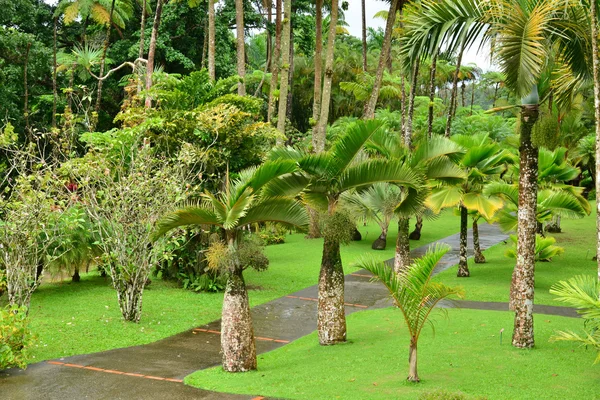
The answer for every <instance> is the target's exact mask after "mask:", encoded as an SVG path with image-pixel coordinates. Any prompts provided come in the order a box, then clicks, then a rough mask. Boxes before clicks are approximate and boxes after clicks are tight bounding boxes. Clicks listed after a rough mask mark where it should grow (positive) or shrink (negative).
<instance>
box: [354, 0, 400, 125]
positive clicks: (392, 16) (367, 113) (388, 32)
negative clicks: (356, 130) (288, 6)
mask: <svg viewBox="0 0 600 400" xmlns="http://www.w3.org/2000/svg"><path fill="white" fill-rule="evenodd" d="M400 7H401V3H400V1H399V0H392V1H391V3H390V11H389V13H388V18H387V22H386V24H385V34H384V37H383V45H382V47H381V54H380V55H379V64H378V65H377V73H376V74H375V82H374V84H373V91H372V92H371V97H370V98H369V101H368V102H367V103H365V108H364V111H363V118H364V119H373V118H375V107H376V106H377V100H378V99H379V90H380V89H381V82H382V80H383V71H384V69H385V66H386V61H387V59H388V57H389V54H390V48H391V45H392V32H393V30H394V23H395V22H396V12H397V11H398V9H399V8H400Z"/></svg>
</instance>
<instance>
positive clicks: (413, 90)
mask: <svg viewBox="0 0 600 400" xmlns="http://www.w3.org/2000/svg"><path fill="white" fill-rule="evenodd" d="M418 77H419V58H418V57H417V59H416V60H415V64H414V65H413V70H412V79H411V83H410V97H409V100H408V117H407V118H406V129H405V131H404V145H405V146H406V147H407V148H409V149H410V148H411V147H412V134H413V116H414V113H415V96H416V94H417V81H418Z"/></svg>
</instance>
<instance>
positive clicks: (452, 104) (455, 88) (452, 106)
mask: <svg viewBox="0 0 600 400" xmlns="http://www.w3.org/2000/svg"><path fill="white" fill-rule="evenodd" d="M464 51H465V42H464V39H463V42H462V44H461V45H460V51H459V53H458V57H457V59H456V69H455V71H454V77H453V78H452V95H451V96H450V105H449V107H448V119H447V120H446V131H445V133H444V136H446V137H450V132H451V129H452V119H453V118H454V114H455V112H456V101H457V100H456V96H457V92H458V74H459V73H460V63H461V62H462V56H463V52H464Z"/></svg>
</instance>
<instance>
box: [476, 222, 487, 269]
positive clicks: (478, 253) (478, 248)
mask: <svg viewBox="0 0 600 400" xmlns="http://www.w3.org/2000/svg"><path fill="white" fill-rule="evenodd" d="M477 220H478V218H473V253H474V256H473V258H474V261H475V264H484V263H485V256H484V255H483V252H482V251H481V246H480V245H479V225H478V224H477Z"/></svg>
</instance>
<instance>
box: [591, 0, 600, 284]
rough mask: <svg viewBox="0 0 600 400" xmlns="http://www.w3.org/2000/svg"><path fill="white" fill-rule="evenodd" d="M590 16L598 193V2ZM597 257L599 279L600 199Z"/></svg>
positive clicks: (598, 204)
mask: <svg viewBox="0 0 600 400" xmlns="http://www.w3.org/2000/svg"><path fill="white" fill-rule="evenodd" d="M590 16H591V23H592V64H593V75H594V116H595V120H596V174H595V181H596V182H595V183H596V185H595V186H596V193H600V76H599V75H598V73H599V72H600V71H598V69H599V66H598V63H599V62H600V60H599V59H598V57H599V54H598V15H597V12H596V2H591V7H590ZM596 211H597V213H596V236H597V246H596V258H597V260H598V280H600V201H596Z"/></svg>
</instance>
